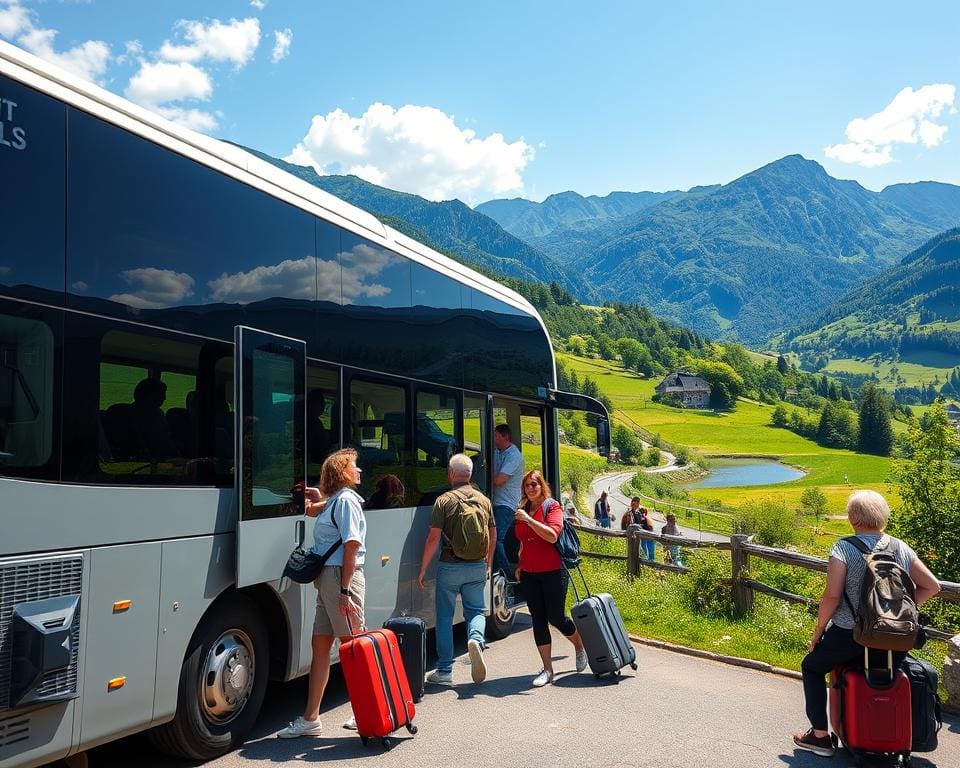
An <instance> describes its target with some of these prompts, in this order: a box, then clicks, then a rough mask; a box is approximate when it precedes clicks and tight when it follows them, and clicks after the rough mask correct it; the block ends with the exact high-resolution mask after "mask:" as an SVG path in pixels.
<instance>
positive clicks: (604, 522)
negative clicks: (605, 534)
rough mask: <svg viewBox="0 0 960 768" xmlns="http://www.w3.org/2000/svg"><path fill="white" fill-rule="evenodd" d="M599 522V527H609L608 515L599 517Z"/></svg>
mask: <svg viewBox="0 0 960 768" xmlns="http://www.w3.org/2000/svg"><path fill="white" fill-rule="evenodd" d="M599 522H600V527H601V528H609V527H610V518H609V517H601V518H600V521H599Z"/></svg>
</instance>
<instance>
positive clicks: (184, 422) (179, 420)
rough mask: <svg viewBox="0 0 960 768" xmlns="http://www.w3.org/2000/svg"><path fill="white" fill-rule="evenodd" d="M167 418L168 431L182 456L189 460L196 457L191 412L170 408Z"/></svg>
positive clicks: (184, 409)
mask: <svg viewBox="0 0 960 768" xmlns="http://www.w3.org/2000/svg"><path fill="white" fill-rule="evenodd" d="M166 417H167V429H168V430H169V431H170V437H171V438H172V439H173V443H174V445H175V446H176V447H177V450H178V451H180V455H181V456H186V457H188V458H189V457H192V456H194V455H195V451H194V450H193V429H192V426H193V421H192V419H191V417H190V412H189V411H188V410H187V409H186V408H168V409H167V414H166Z"/></svg>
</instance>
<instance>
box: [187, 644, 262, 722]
mask: <svg viewBox="0 0 960 768" xmlns="http://www.w3.org/2000/svg"><path fill="white" fill-rule="evenodd" d="M255 665H256V659H255V658H254V652H253V643H252V642H251V641H250V638H249V637H248V636H247V634H246V633H245V632H243V631H241V630H239V629H230V630H227V631H226V632H224V633H223V634H222V635H220V637H219V638H217V641H216V642H215V643H214V644H213V645H212V646H210V651H209V652H208V653H207V658H206V659H205V660H204V665H203V669H202V675H203V677H202V678H201V681H200V706H201V708H202V710H203V713H204V715H206V717H207V719H209V720H210V721H212V722H215V723H229V722H230V721H231V720H233V719H234V718H235V717H236V716H237V715H239V714H240V711H241V710H242V709H243V705H244V704H246V703H247V699H248V698H250V692H251V691H252V690H253V681H254V677H255V673H256V666H255Z"/></svg>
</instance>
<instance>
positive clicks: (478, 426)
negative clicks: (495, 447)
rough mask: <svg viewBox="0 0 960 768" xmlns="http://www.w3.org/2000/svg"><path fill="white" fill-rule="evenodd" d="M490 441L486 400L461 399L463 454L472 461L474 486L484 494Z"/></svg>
mask: <svg viewBox="0 0 960 768" xmlns="http://www.w3.org/2000/svg"><path fill="white" fill-rule="evenodd" d="M489 440H490V426H489V424H488V422H487V400H486V398H483V397H470V396H466V397H464V398H463V452H464V453H465V454H467V456H469V457H470V458H471V459H473V476H472V477H471V478H470V479H471V480H472V482H473V483H474V485H476V486H477V488H479V489H480V490H481V491H483V492H484V493H487V492H488V490H489V489H488V488H487V472H486V454H487V443H488V442H489Z"/></svg>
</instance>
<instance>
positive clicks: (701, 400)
mask: <svg viewBox="0 0 960 768" xmlns="http://www.w3.org/2000/svg"><path fill="white" fill-rule="evenodd" d="M656 391H657V394H658V395H660V397H662V398H667V399H673V400H676V401H677V402H679V403H680V404H681V405H683V406H684V407H686V408H709V407H710V385H709V384H708V383H707V382H706V381H705V380H704V379H701V378H700V377H699V376H697V375H695V374H692V373H687V372H685V371H677V372H676V373H671V374H668V375H667V377H666V378H665V379H664V380H663V381H661V382H660V383H659V384H657V386H656Z"/></svg>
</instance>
